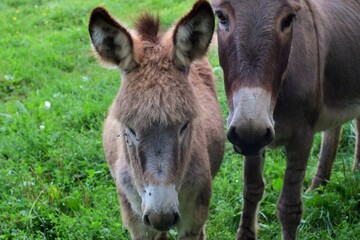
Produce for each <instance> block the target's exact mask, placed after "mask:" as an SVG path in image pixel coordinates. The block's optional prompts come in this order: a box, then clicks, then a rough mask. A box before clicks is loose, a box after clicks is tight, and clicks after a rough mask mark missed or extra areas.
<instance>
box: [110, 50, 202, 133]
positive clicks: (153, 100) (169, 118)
mask: <svg viewBox="0 0 360 240" xmlns="http://www.w3.org/2000/svg"><path fill="white" fill-rule="evenodd" d="M124 77H125V78H126V80H125V81H124V82H123V84H122V87H121V91H120V93H119V95H118V98H117V102H116V104H117V109H118V112H117V115H118V117H119V120H120V121H121V122H123V123H124V124H126V125H130V126H131V127H134V128H139V129H140V128H141V129H144V128H148V127H149V126H153V125H156V124H160V125H163V126H169V125H176V124H181V123H183V122H185V121H188V120H191V119H193V118H195V117H196V112H197V111H198V109H197V102H196V97H195V95H194V93H193V90H192V87H191V83H190V81H189V79H187V76H186V75H185V74H184V73H183V72H181V71H179V70H177V69H176V67H175V66H174V65H173V63H172V61H171V60H170V59H169V58H168V57H167V56H166V54H165V53H164V52H163V49H162V47H161V46H160V45H156V46H155V45H154V46H153V47H152V48H148V49H146V48H145V51H144V57H143V59H142V60H141V62H140V63H139V67H138V68H137V69H135V70H134V71H132V72H130V73H129V74H127V75H125V76H124Z"/></svg>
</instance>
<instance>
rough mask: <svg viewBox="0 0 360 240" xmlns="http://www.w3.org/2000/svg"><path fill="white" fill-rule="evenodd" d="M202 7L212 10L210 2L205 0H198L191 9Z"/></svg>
mask: <svg viewBox="0 0 360 240" xmlns="http://www.w3.org/2000/svg"><path fill="white" fill-rule="evenodd" d="M199 9H204V10H207V11H209V12H213V10H212V7H211V4H210V3H209V2H208V1H206V0H198V1H197V2H196V3H195V4H194V7H193V10H199Z"/></svg>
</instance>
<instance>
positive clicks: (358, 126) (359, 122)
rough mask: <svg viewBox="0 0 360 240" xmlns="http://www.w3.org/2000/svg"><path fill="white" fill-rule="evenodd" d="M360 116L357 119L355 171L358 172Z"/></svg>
mask: <svg viewBox="0 0 360 240" xmlns="http://www.w3.org/2000/svg"><path fill="white" fill-rule="evenodd" d="M359 135H360V117H358V118H357V119H356V145H355V159H354V166H353V171H354V172H356V171H358V170H359V164H360V162H359V159H360V136H359Z"/></svg>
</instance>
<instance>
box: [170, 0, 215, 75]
mask: <svg viewBox="0 0 360 240" xmlns="http://www.w3.org/2000/svg"><path fill="white" fill-rule="evenodd" d="M214 26H215V17H214V13H213V10H212V8H211V5H210V3H208V2H207V1H204V0H201V1H198V2H196V3H195V5H194V7H193V8H192V10H191V11H190V12H189V13H188V14H187V15H185V16H184V17H183V18H182V19H180V21H179V22H178V23H177V25H176V26H175V30H174V35H173V47H174V48H173V60H174V63H175V65H176V66H177V67H179V68H184V67H188V66H189V65H190V63H191V62H192V61H193V60H195V59H197V58H200V57H202V56H203V55H205V54H206V51H207V49H208V46H209V44H210V41H211V39H212V35H213V33H214Z"/></svg>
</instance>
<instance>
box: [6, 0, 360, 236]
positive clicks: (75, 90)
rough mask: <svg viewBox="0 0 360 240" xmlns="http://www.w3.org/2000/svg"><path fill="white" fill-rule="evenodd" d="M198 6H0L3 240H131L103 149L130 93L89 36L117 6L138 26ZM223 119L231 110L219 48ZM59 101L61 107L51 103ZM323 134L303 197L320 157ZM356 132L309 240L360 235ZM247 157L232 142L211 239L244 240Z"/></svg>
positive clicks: (308, 217) (317, 201) (307, 232)
mask: <svg viewBox="0 0 360 240" xmlns="http://www.w3.org/2000/svg"><path fill="white" fill-rule="evenodd" d="M192 3H193V1H192V0H172V1H170V0H169V1H162V0H145V1H143V0H141V1H140V0H133V1H125V0H122V1H110V0H103V1H95V0H89V1H72V0H71V1H70V0H62V1H60V0H57V1H56V0H52V1H45V0H2V1H1V2H0V9H1V11H0V136H1V137H0V183H1V184H0V239H128V238H129V235H128V232H127V230H126V229H125V228H124V227H123V226H122V224H121V217H120V209H119V205H118V201H117V196H116V190H115V187H114V183H113V180H112V178H111V176H110V173H109V171H108V167H107V165H106V164H105V159H104V155H103V152H102V144H101V130H102V123H103V120H104V117H105V114H106V111H107V109H108V107H109V105H110V103H111V101H112V100H113V98H114V96H115V94H116V92H117V90H118V87H119V85H120V74H119V72H118V71H109V70H106V69H103V68H102V67H101V66H99V64H98V63H97V62H96V60H95V59H94V58H93V57H92V55H91V51H90V43H89V37H88V32H87V21H88V17H89V13H90V12H91V9H92V8H94V7H95V6H98V5H102V6H106V7H107V8H108V9H109V11H110V12H111V13H113V14H114V15H115V16H117V17H118V18H119V19H122V20H123V21H124V22H125V23H126V24H128V25H130V26H131V24H132V21H133V20H134V19H135V18H136V16H137V14H138V13H139V12H141V11H144V10H148V11H151V12H154V13H158V14H159V15H160V16H161V19H162V22H163V23H164V24H163V25H164V27H168V26H170V24H171V23H172V22H173V21H174V20H176V19H177V18H179V17H180V16H182V15H183V14H184V13H185V12H186V11H187V10H188V9H189V8H190V7H191V5H192ZM210 58H211V62H212V64H213V66H214V72H215V73H216V75H217V78H218V90H219V100H220V102H221V105H222V108H223V116H224V118H226V116H227V107H226V103H225V95H224V89H223V84H222V72H221V70H220V69H219V63H218V60H217V55H216V50H214V49H212V50H211V52H210ZM47 102H49V103H50V105H51V106H50V107H47V106H48V103H47ZM319 142H320V136H319V135H317V136H316V139H315V144H314V147H313V150H312V154H311V158H310V160H309V168H308V171H307V174H306V179H305V183H304V189H305V188H306V187H308V186H309V185H310V182H311V177H312V176H313V175H314V173H315V170H316V164H317V155H318V152H319ZM353 148H354V129H353V126H352V125H351V124H347V125H346V126H345V129H344V131H343V137H342V140H341V146H340V149H339V154H338V158H337V161H336V163H335V166H334V170H333V176H332V180H331V181H330V182H329V184H328V186H327V187H325V188H322V189H321V192H313V193H308V194H304V203H305V213H304V215H303V220H302V223H301V225H300V227H299V230H300V231H299V239H356V238H357V237H358V236H360V203H359V200H360V179H359V178H360V177H359V174H352V173H351V171H350V169H351V165H352V162H353V151H354V149H353ZM284 167H285V160H284V153H283V151H282V150H281V149H280V150H277V151H271V152H270V151H269V152H268V155H267V160H266V166H265V172H264V177H265V180H266V194H265V197H264V199H263V201H262V203H261V208H260V215H259V223H260V227H259V236H260V239H280V232H281V230H280V225H279V222H278V220H277V217H276V207H275V205H276V200H277V197H278V196H279V192H280V188H281V185H282V177H283V174H284ZM241 192H242V157H240V156H239V155H236V154H234V153H233V151H232V148H231V146H230V145H229V144H227V148H226V154H225V158H224V162H223V165H222V168H221V171H220V172H219V174H218V176H217V178H216V179H215V183H214V191H213V196H212V201H211V212H210V216H209V221H208V223H207V233H208V239H224V240H227V239H234V236H235V232H236V229H237V225H238V222H239V218H240V216H241V211H242V210H241V205H242V195H241Z"/></svg>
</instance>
